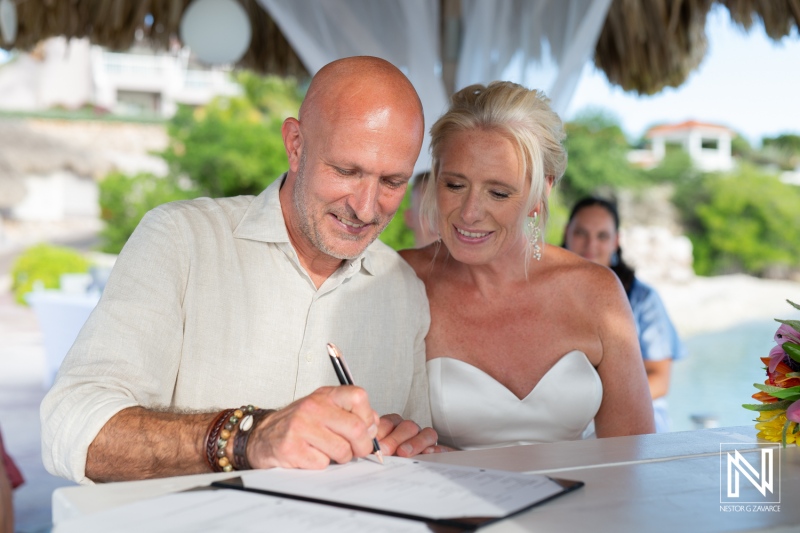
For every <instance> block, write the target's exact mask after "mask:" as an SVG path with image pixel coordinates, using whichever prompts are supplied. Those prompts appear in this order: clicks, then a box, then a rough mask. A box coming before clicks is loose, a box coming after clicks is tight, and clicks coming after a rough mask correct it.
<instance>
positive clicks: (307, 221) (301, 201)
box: [292, 151, 392, 261]
mask: <svg viewBox="0 0 800 533" xmlns="http://www.w3.org/2000/svg"><path fill="white" fill-rule="evenodd" d="M305 170H306V152H305V151H303V153H302V154H300V165H299V167H298V169H297V176H296V178H295V183H294V191H293V195H292V196H293V198H294V208H295V211H296V212H297V214H298V215H299V219H300V221H299V222H300V223H299V225H300V232H301V233H302V234H303V235H304V236H305V238H306V239H308V240H309V242H311V244H312V245H313V246H314V247H315V248H317V249H318V250H319V251H321V252H322V253H324V254H325V255H329V256H331V257H334V258H336V259H341V260H345V261H350V260H353V259H355V258H357V257H358V256H359V255H361V254H362V253H363V252H364V250H366V249H367V248H368V247H369V245H370V244H372V243H373V242H375V239H377V238H378V236H379V235H380V234H381V232H383V230H384V229H386V226H388V225H389V222H391V221H392V218H391V217H389V218H388V219H387V220H386V221H385V222H383V223H382V224H381V226H380V228H379V231H377V232H376V233H375V234H374V236H373V237H372V238H371V239H369V242H367V243H366V244H365V245H364V247H363V248H362V249H361V250H360V251H359V252H358V253H357V254H355V255H352V256H350V255H345V254H343V253H341V252H337V251H335V250H333V249H332V248H331V247H330V246H328V245H327V244H326V243H325V238H324V236H323V234H322V232H321V231H320V228H319V221H318V220H315V219H314V218H313V217H312V216H311V214H310V212H309V204H310V202H309V201H308V187H307V182H306V177H305ZM337 214H338V215H339V216H343V215H345V213H337ZM347 215H349V216H352V217H353V218H355V216H354V215H353V214H352V213H348V214H347ZM375 222H377V221H376V220H373V221H372V223H375ZM341 238H342V239H348V240H351V241H359V240H361V239H363V237H359V236H356V235H348V234H347V233H343V234H342V235H341Z"/></svg>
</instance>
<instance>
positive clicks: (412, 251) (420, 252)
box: [399, 243, 440, 281]
mask: <svg viewBox="0 0 800 533" xmlns="http://www.w3.org/2000/svg"><path fill="white" fill-rule="evenodd" d="M439 246H440V245H439V244H438V243H433V244H429V245H428V246H425V247H424V248H409V249H407V250H400V252H399V253H400V257H402V258H403V259H405V261H406V262H407V263H408V264H409V265H411V268H413V269H414V272H416V273H417V277H419V278H420V279H421V280H423V281H425V279H426V278H427V277H428V276H429V274H430V272H431V269H432V267H433V265H434V262H435V261H436V249H437V247H439Z"/></svg>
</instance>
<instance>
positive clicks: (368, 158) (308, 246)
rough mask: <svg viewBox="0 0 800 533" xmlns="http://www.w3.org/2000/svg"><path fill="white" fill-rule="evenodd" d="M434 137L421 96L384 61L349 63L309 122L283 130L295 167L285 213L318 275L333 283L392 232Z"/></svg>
mask: <svg viewBox="0 0 800 533" xmlns="http://www.w3.org/2000/svg"><path fill="white" fill-rule="evenodd" d="M424 128H425V124H424V120H423V116H422V104H421V103H420V100H419V96H417V92H416V91H415V90H414V87H413V86H412V85H411V82H409V81H408V78H406V77H405V76H404V75H403V73H402V72H400V71H399V70H398V69H397V68H396V67H395V66H393V65H392V64H391V63H389V62H387V61H384V60H383V59H378V58H376V57H350V58H346V59H340V60H338V61H334V62H333V63H331V64H329V65H326V66H325V67H323V68H322V69H321V70H320V71H319V72H318V73H317V75H316V76H314V79H313V80H312V81H311V85H310V87H309V88H308V93H307V94H306V98H305V100H304V101H303V105H302V106H301V107H300V115H299V116H298V118H297V119H295V118H291V117H290V118H287V119H286V120H285V121H284V123H283V127H282V128H281V132H282V134H283V142H284V146H285V147H286V155H287V156H288V160H289V171H288V172H287V174H286V179H285V180H284V183H283V187H282V188H281V193H280V194H281V209H282V210H283V215H284V220H285V221H286V228H287V230H288V233H289V239H290V241H291V242H292V245H293V246H294V247H295V250H296V251H297V253H298V257H299V258H300V261H301V264H302V265H303V266H304V267H305V268H306V269H307V270H308V271H309V272H311V273H312V274H313V273H314V272H317V273H322V274H324V276H327V275H329V274H330V273H332V272H333V271H335V269H336V268H338V266H339V264H340V263H341V261H342V260H343V259H354V258H356V257H358V256H359V255H360V254H362V253H363V252H364V250H365V249H366V248H367V246H369V245H370V243H372V242H373V241H374V240H375V239H376V238H377V237H378V235H379V234H380V232H381V231H382V230H383V228H385V227H386V225H387V224H388V223H389V221H390V220H391V219H392V217H393V216H394V214H395V212H396V211H397V208H398V207H399V206H400V202H401V201H402V200H403V196H404V193H405V190H406V186H407V184H408V180H409V178H410V177H411V174H412V173H413V171H414V163H415V162H416V161H417V157H418V156H419V150H420V147H421V146H422V137H423V135H424ZM312 277H313V276H312ZM320 279H324V277H323V278H320ZM316 281H319V280H316V279H315V282H316ZM318 286H319V285H318Z"/></svg>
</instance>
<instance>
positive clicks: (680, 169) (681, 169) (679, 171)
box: [645, 150, 700, 184]
mask: <svg viewBox="0 0 800 533" xmlns="http://www.w3.org/2000/svg"><path fill="white" fill-rule="evenodd" d="M645 174H646V175H647V177H648V178H649V179H650V181H651V182H653V183H674V184H679V183H684V182H688V181H690V180H693V179H697V177H698V176H699V175H700V173H699V172H698V171H697V170H696V169H695V168H694V165H693V164H692V158H691V156H689V154H688V153H686V151H685V150H667V153H666V154H665V155H664V159H662V160H661V162H660V163H659V164H658V166H656V167H655V168H653V169H650V170H648V171H646V172H645Z"/></svg>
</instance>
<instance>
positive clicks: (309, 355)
mask: <svg viewBox="0 0 800 533" xmlns="http://www.w3.org/2000/svg"><path fill="white" fill-rule="evenodd" d="M306 362H308V363H310V362H311V352H308V353H307V354H306Z"/></svg>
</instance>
